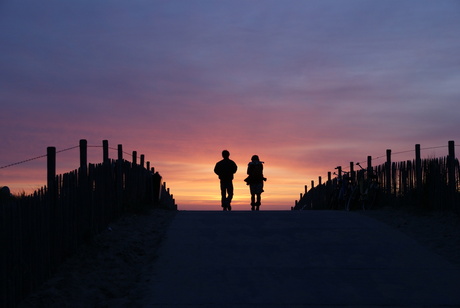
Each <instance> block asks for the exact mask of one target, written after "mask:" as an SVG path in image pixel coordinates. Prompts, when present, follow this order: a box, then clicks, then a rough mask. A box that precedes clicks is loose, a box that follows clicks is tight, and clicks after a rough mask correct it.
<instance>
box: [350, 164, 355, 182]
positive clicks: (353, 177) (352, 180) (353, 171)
mask: <svg viewBox="0 0 460 308" xmlns="http://www.w3.org/2000/svg"><path fill="white" fill-rule="evenodd" d="M350 180H351V183H355V168H354V163H353V162H352V161H351V162H350Z"/></svg>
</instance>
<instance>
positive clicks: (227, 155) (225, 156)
mask: <svg viewBox="0 0 460 308" xmlns="http://www.w3.org/2000/svg"><path fill="white" fill-rule="evenodd" d="M222 157H223V158H229V157H230V152H229V151H227V150H223V151H222Z"/></svg>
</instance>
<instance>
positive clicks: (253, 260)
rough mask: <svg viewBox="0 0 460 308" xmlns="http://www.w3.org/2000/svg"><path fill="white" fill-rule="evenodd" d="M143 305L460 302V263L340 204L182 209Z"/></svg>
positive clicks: (435, 304) (412, 304)
mask: <svg viewBox="0 0 460 308" xmlns="http://www.w3.org/2000/svg"><path fill="white" fill-rule="evenodd" d="M154 267H155V269H154V271H153V275H152V277H151V278H150V285H149V286H148V288H147V290H146V297H145V300H144V302H143V306H144V307H165V308H178V307H206V308H207V307H224V308H225V307H229V308H230V307H236V308H246V307H287V308H289V307H460V292H459V291H460V288H459V286H460V268H459V267H458V266H454V265H452V264H451V263H449V262H448V261H446V260H445V259H443V258H442V257H440V256H438V255H436V254H434V253H432V252H430V251H428V250H426V249H425V248H424V247H422V246H420V245H419V244H418V243H417V242H415V241H414V240H412V239H410V238H409V237H407V236H406V235H404V234H403V233H401V232H399V231H397V230H394V229H392V228H390V227H388V226H387V225H385V224H383V223H381V222H378V221H376V220H374V219H372V218H369V217H366V216H364V215H359V214H357V213H352V212H341V211H267V212H265V211H260V212H238V211H234V212H217V211H216V212H211V211H209V212H200V211H196V212H195V211H189V212H188V211H181V212H179V213H177V215H176V217H175V219H174V221H173V222H172V224H171V226H170V228H169V230H168V232H167V237H166V239H165V241H164V243H163V246H162V247H161V248H160V250H159V258H158V260H157V262H156V263H155V265H154Z"/></svg>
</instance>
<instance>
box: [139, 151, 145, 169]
mask: <svg viewBox="0 0 460 308" xmlns="http://www.w3.org/2000/svg"><path fill="white" fill-rule="evenodd" d="M144 159H145V156H144V154H141V162H140V165H141V167H142V168H144Z"/></svg>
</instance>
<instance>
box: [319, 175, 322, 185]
mask: <svg viewBox="0 0 460 308" xmlns="http://www.w3.org/2000/svg"><path fill="white" fill-rule="evenodd" d="M321 183H322V178H321V176H319V177H318V185H319V186H321Z"/></svg>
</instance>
